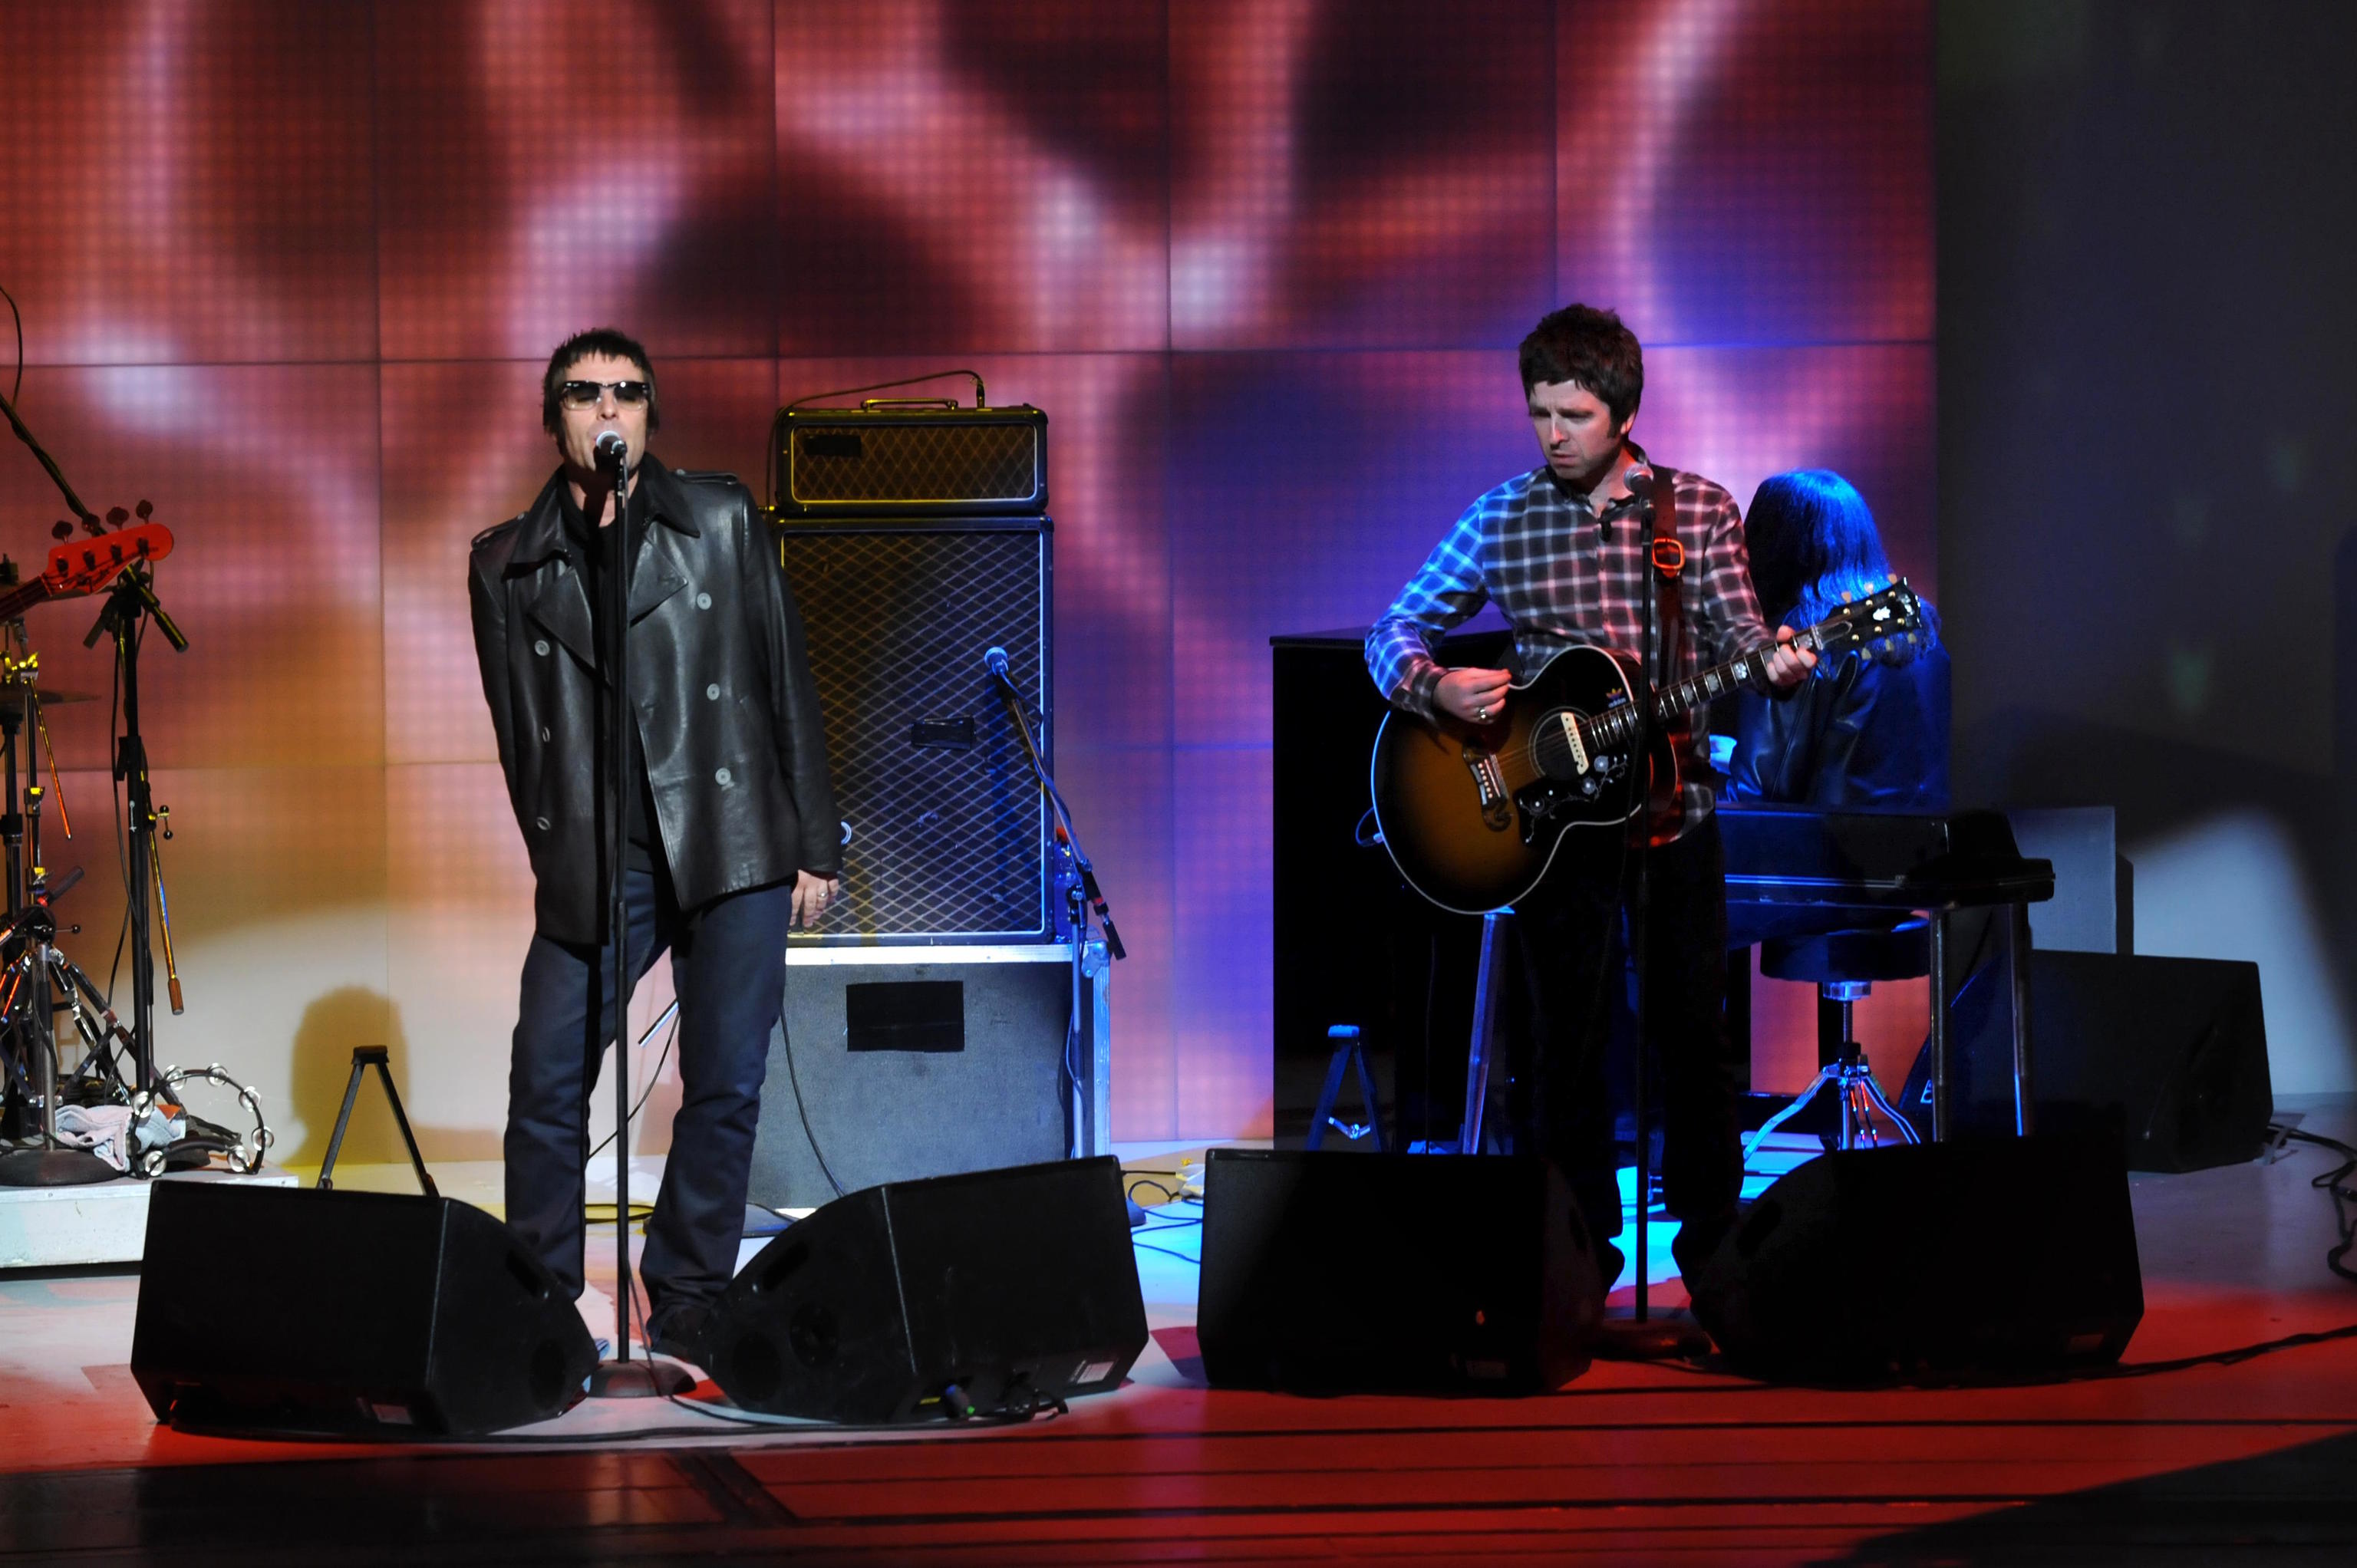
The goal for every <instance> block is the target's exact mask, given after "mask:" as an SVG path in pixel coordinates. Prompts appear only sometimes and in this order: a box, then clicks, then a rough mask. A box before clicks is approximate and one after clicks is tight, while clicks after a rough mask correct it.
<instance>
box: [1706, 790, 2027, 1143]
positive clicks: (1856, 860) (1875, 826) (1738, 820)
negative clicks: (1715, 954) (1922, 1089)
mask: <svg viewBox="0 0 2357 1568" xmlns="http://www.w3.org/2000/svg"><path fill="white" fill-rule="evenodd" d="M1718 823H1719V836H1720V839H1721V841H1722V842H1723V843H1725V845H1726V847H1727V940H1728V945H1729V946H1730V947H1735V946H1749V945H1750V944H1751V943H1752V942H1754V941H1757V940H1761V939H1762V938H1765V937H1770V936H1798V935H1803V934H1806V933H1809V932H1813V931H1825V930H1838V929H1843V928H1845V927H1847V926H1854V925H1857V926H1862V925H1872V924H1876V923H1878V922H1879V921H1883V920H1887V919H1888V918H1889V917H1890V916H1893V915H1899V914H1906V913H1910V912H1912V913H1920V914H1921V915H1923V916H1925V917H1926V918H1928V919H1929V921H1930V923H1931V934H1932V973H1933V974H1934V975H1937V976H1940V977H1941V983H1940V993H1939V997H1938V1002H1937V1004H1936V1005H1935V1006H1933V1007H1932V1040H1931V1087H1932V1136H1933V1137H1934V1138H1943V1137H1945V1136H1947V1134H1948V1131H1949V1120H1950V1114H1951V1112H1950V1105H1949V1083H1948V1076H1949V1075H1948V1067H1949V1047H1950V1038H1949V1036H1950V1025H1951V1021H1952V1019H1951V1013H1952V1009H1953V1005H1954V1003H1955V999H1956V995H1957V993H1958V992H1959V991H1960V990H1961V988H1962V983H1963V981H1964V976H1962V975H1959V974H1957V973H1955V972H1954V968H1955V966H1954V965H1953V964H1952V962H1951V958H1952V951H1951V946H1952V944H1951V942H1950V930H1949V928H1950V922H1951V918H1952V917H1953V915H1954V914H1955V913H1956V912H1957V911H1958V910H1963V909H1975V908H1978V909H1987V910H1988V911H1989V912H1990V913H1991V914H1992V915H1993V916H1996V917H1997V918H1995V919H1993V921H1992V922H1991V923H1992V928H1993V930H1994V932H1995V934H1996V939H1997V942H1998V950H1999V958H2000V960H2001V962H2002V967H2003V972H2005V973H2006V974H2007V975H2008V976H2009V979H2010V985H2011V990H2012V997H2011V1002H2012V1006H2011V1014H2012V1025H2011V1034H2012V1045H2013V1092H2014V1124H2015V1128H2016V1130H2017V1131H2018V1132H2022V1133H2027V1132H2029V1121H2030V1104H2031V1100H2030V1039H2029V906H2030V905H2032V904H2036V903H2041V902H2043V901H2045V900H2046V899H2049V898H2051V897H2054V865H2053V863H2052V862H2051V861H2047V860H2032V859H2029V858H2027V857H2025V856H2024V855H2023V854H2021V851H2020V849H2019V848H2018V846H2017V845H2016V844H2015V843H2014V838H2013V828H2012V826H2011V824H2009V823H2008V822H2007V821H2006V820H2005V818H2004V816H2003V815H2002V814H2001V813H1999V812H1996V811H1954V812H1920V811H1816V810H1812V809H1810V808H1807V807H1801V806H1763V805H1749V804H1744V805H1731V806H1722V807H1720V808H1719V811H1718Z"/></svg>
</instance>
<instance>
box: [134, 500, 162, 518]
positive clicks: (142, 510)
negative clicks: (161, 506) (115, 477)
mask: <svg viewBox="0 0 2357 1568" xmlns="http://www.w3.org/2000/svg"><path fill="white" fill-rule="evenodd" d="M131 510H133V511H135V512H137V513H138V514H139V521H142V522H145V521H147V520H148V519H149V518H151V517H154V516H155V515H156V503H155V502H154V501H150V500H143V501H141V502H140V503H139V504H138V505H137V506H135V507H133V508H132V509H131Z"/></svg>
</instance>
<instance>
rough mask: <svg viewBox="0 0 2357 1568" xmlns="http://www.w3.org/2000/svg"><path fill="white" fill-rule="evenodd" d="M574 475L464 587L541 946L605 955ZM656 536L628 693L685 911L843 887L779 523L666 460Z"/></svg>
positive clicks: (593, 660) (650, 533)
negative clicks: (800, 885)
mask: <svg viewBox="0 0 2357 1568" xmlns="http://www.w3.org/2000/svg"><path fill="white" fill-rule="evenodd" d="M563 483H564V477H563V474H562V472H561V471H560V472H559V473H558V474H557V475H556V476H554V477H553V478H551V479H550V480H549V482H548V485H547V487H546V488H545V489H543V490H542V491H541V493H540V499H538V500H536V501H534V502H533V504H532V507H531V508H530V510H526V511H525V512H524V513H523V515H522V516H521V517H516V518H511V519H510V520H509V521H506V522H503V523H501V524H500V525H499V526H498V527H497V528H494V529H490V530H489V531H487V532H484V533H482V534H479V535H478V536H477V538H476V540H475V543H474V550H473V553H472V556H471V558H470V559H469V561H468V571H467V587H468V597H469V598H470V599H471V601H472V603H473V608H474V618H475V654H476V657H477V659H478V660H480V662H481V665H482V672H483V696H484V698H485V700H486V701H488V702H489V703H490V707H491V727H492V728H493V729H494V730H495V731H497V732H498V735H499V741H500V767H501V768H503V769H505V771H506V773H507V782H508V798H509V800H510V801H511V802H512V803H513V805H514V807H515V814H516V822H517V825H518V826H520V827H521V828H522V830H523V838H524V845H525V847H526V849H527V850H528V851H529V852H530V854H531V855H532V870H533V876H534V878H535V879H536V880H537V882H538V885H539V886H538V888H537V891H536V892H535V894H534V896H533V915H534V916H535V918H537V920H538V922H539V927H540V930H541V932H542V934H543V935H544V936H547V937H550V938H552V939H554V940H557V941H565V942H576V943H589V942H595V941H597V940H598V937H599V935H600V934H601V932H602V931H603V929H604V926H605V919H604V914H605V898H606V887H605V882H604V867H605V865H606V862H607V856H606V854H605V853H604V846H603V845H601V844H599V843H597V836H598V835H597V786H598V780H597V778H596V776H595V775H596V773H597V768H596V759H595V757H594V756H593V755H592V754H593V751H594V749H595V747H594V744H593V737H594V736H595V734H596V708H595V706H594V704H596V703H601V702H603V701H605V700H606V699H605V696H604V694H603V692H604V686H603V682H601V681H600V680H599V679H598V676H597V649H596V645H595V642H594V639H593V635H592V631H591V621H590V616H589V599H588V596H587V594H586V593H585V592H584V591H583V589H582V583H581V573H580V563H579V561H578V560H577V559H576V554H575V552H576V550H577V549H578V548H579V546H577V545H576V543H575V542H573V541H572V539H571V538H570V537H569V536H568V535H567V533H566V531H565V521H564V515H563V511H562V510H561V507H560V504H559V501H558V494H559V492H558V487H559V486H560V485H561V484H563ZM639 483H640V486H642V487H643V488H644V489H645V491H646V494H647V502H648V517H649V521H648V525H647V531H646V539H645V541H644V542H643V543H641V544H640V548H639V557H638V563H637V564H636V566H635V567H634V568H633V570H632V578H631V592H630V687H631V692H632V695H633V697H634V699H635V703H636V706H637V709H638V722H639V736H640V741H641V742H642V743H643V745H644V747H645V751H646V766H647V779H648V782H649V784H650V785H651V790H652V794H653V799H654V807H655V815H656V817H657V819H658V825H659V827H660V828H661V831H662V846H663V854H664V856H665V858H666V859H667V860H668V861H669V863H670V866H671V875H672V884H673V887H674V889H675V890H676V891H677V894H678V897H679V902H680V906H681V908H695V907H696V906H698V905H701V904H705V903H708V902H710V901H711V900H713V899H715V898H717V897H721V896H722V895H724V894H727V893H737V892H742V891H744V890H745V889H747V888H751V887H760V886H768V885H769V884H771V883H775V882H782V881H785V880H788V879H789V878H791V877H792V876H793V875H794V874H795V872H796V871H798V870H799V871H811V872H815V873H818V874H819V875H828V876H832V875H834V874H835V873H836V871H837V870H838V869H839V868H840V866H841V865H842V848H841V826H840V823H839V822H838V820H837V817H836V814H835V808H834V788H833V786H832V785H831V784H830V783H829V782H828V779H827V771H826V737H825V735H824V732H823V729H822V727H821V723H820V717H819V705H818V688H817V685H816V683H815V682H813V680H812V678H811V671H810V660H809V658H808V657H807V655H806V654H805V652H804V650H803V646H802V617H801V615H800V614H799V613H798V612H797V611H796V610H795V608H794V603H793V597H792V596H791V593H789V592H788V590H787V587H786V583H785V576H784V574H783V573H782V572H781V571H780V569H779V565H778V558H777V553H776V551H775V549H774V547H773V546H772V544H771V542H770V536H769V530H768V526H767V525H766V524H765V523H764V522H763V521H761V520H760V518H759V514H758V513H757V511H756V510H755V509H754V506H753V498H752V496H751V494H750V493H749V492H748V491H747V489H745V487H744V486H743V485H742V484H740V483H738V482H737V479H736V478H733V477H731V476H728V475H725V474H693V475H691V474H687V473H683V472H673V470H671V469H668V468H666V467H663V466H662V462H661V460H660V459H658V458H656V457H654V456H649V457H648V458H647V459H646V466H645V467H643V468H641V469H640V478H639Z"/></svg>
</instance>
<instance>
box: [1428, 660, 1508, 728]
mask: <svg viewBox="0 0 2357 1568" xmlns="http://www.w3.org/2000/svg"><path fill="white" fill-rule="evenodd" d="M1513 683H1514V678H1513V676H1512V675H1511V674H1509V673H1508V672H1507V671H1503V670H1451V671H1448V673H1447V674H1446V675H1443V676H1442V677H1441V678H1440V684H1439V685H1438V686H1437V687H1435V688H1433V693H1432V701H1433V704H1434V705H1435V706H1436V707H1437V708H1439V710H1440V711H1441V712H1442V713H1444V714H1448V716H1449V717H1450V718H1453V719H1456V720H1457V721H1458V722H1459V723H1461V724H1469V725H1486V724H1490V723H1492V722H1494V721H1495V720H1496V719H1497V718H1498V717H1499V716H1500V715H1501V714H1503V713H1504V712H1505V711H1506V691H1507V688H1509V687H1510V686H1512V684H1513Z"/></svg>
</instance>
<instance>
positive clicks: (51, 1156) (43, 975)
mask: <svg viewBox="0 0 2357 1568" xmlns="http://www.w3.org/2000/svg"><path fill="white" fill-rule="evenodd" d="M19 701H20V703H21V705H20V706H19V707H18V709H17V712H18V714H19V715H20V716H21V717H25V718H30V716H31V712H32V708H33V705H34V697H33V693H32V689H31V688H30V687H29V686H27V687H25V688H23V689H22V691H21V693H20V697H19ZM16 739H17V732H16V728H15V727H14V726H10V727H8V728H7V730H6V731H5V744H0V761H5V766H6V768H8V794H9V796H10V799H9V801H8V805H9V808H10V809H9V812H8V818H9V829H10V832H9V840H8V843H9V854H10V859H11V861H12V862H16V857H17V854H18V852H19V850H23V851H26V852H27V853H26V854H25V860H24V863H23V864H25V865H27V869H28V870H29V873H30V875H28V876H27V878H26V881H25V883H24V884H23V896H22V899H21V907H20V908H18V910H17V912H16V919H15V921H14V922H13V925H14V929H13V931H12V932H11V933H10V934H11V935H12V936H13V937H15V938H16V940H19V941H21V942H22V944H23V950H22V951H21V952H19V953H18V955H17V957H16V961H15V962H14V963H13V964H11V965H10V966H9V968H8V971H7V981H6V993H5V995H6V1001H5V1005H0V1012H15V1011H16V1010H17V1008H16V1004H17V1003H18V1001H19V1000H20V999H21V1000H23V1001H24V1002H25V1004H26V1005H25V1007H24V1008H23V1022H22V1024H21V1025H20V1026H19V1030H18V1034H17V1038H18V1039H20V1040H22V1041H24V1042H25V1043H26V1045H27V1048H28V1049H29V1050H30V1051H31V1052H32V1056H33V1065H34V1075H35V1079H36V1083H37V1086H38V1090H39V1092H40V1100H41V1143H40V1146H39V1147H38V1148H31V1149H16V1150H11V1151H9V1152H8V1153H7V1154H5V1155H0V1186H5V1187H82V1186H87V1185H89V1184H90V1183H92V1182H102V1181H112V1180H113V1179H114V1178H115V1177H116V1176H121V1175H123V1174H124V1173H123V1172H121V1171H118V1170H116V1169H115V1168H114V1167H113V1165H108V1164H107V1163H106V1162H105V1161H104V1160H102V1159H100V1158H99V1157H98V1156H97V1155H94V1154H91V1152H90V1151H89V1150H87V1149H75V1148H67V1147H62V1146H60V1145H59V1143H58V1042H57V1003H56V993H55V991H54V990H53V988H52V986H53V977H54V972H55V966H56V965H57V964H58V963H59V961H61V955H59V953H58V950H57V948H56V946H55V945H54V944H55V940H56V937H57V934H58V927H57V920H56V918H55V917H54V916H52V915H51V914H50V912H49V890H48V873H47V871H46V869H45V868H44V867H43V866H42V865H41V796H42V794H43V790H42V789H41V787H40V786H39V785H38V784H30V785H27V786H26V789H25V811H24V813H23V816H22V817H21V818H18V816H17V814H16V810H15V807H16V800H15V799H14V796H15V792H16V755H17V753H16ZM19 832H22V833H23V835H24V841H23V842H22V843H19V840H18V837H17V834H18V833H19ZM9 897H10V900H11V902H17V901H18V884H17V883H16V882H15V881H13V880H12V881H11V882H10V884H9ZM28 983H29V994H27V990H28ZM68 994H69V996H70V994H71V992H70V989H69V993H68Z"/></svg>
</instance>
